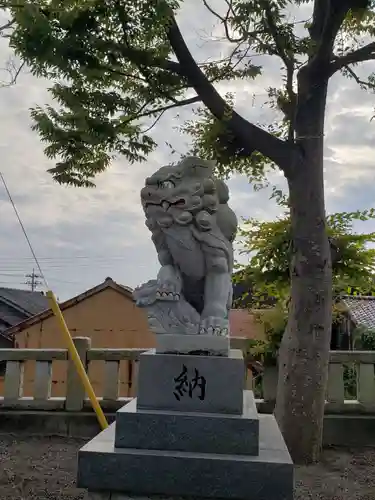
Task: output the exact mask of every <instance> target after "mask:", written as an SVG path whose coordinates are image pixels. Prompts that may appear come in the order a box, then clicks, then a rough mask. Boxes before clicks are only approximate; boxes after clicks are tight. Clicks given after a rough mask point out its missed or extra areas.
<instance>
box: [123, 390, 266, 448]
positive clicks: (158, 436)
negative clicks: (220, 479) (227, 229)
mask: <svg viewBox="0 0 375 500" xmlns="http://www.w3.org/2000/svg"><path fill="white" fill-rule="evenodd" d="M243 402H244V403H243V413H242V415H227V414H218V413H188V412H185V413H182V412H166V411H158V410H139V409H138V410H137V408H136V400H135V399H134V400H132V401H131V402H130V403H128V404H127V405H125V406H124V407H123V408H121V409H120V410H118V411H117V413H116V438H115V445H116V447H118V448H138V449H149V450H170V451H173V450H174V451H189V452H196V453H219V454H228V455H231V454H238V455H257V454H258V451H259V418H258V412H257V409H256V404H255V399H254V395H253V392H252V391H245V392H244V398H243Z"/></svg>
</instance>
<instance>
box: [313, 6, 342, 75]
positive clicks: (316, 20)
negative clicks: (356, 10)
mask: <svg viewBox="0 0 375 500" xmlns="http://www.w3.org/2000/svg"><path fill="white" fill-rule="evenodd" d="M349 10H350V5H349V3H348V2H347V1H346V0H330V1H329V2H327V1H326V0H315V4H314V13H313V22H312V25H311V29H310V34H311V36H312V37H313V38H314V40H315V43H316V45H317V50H316V52H315V54H314V55H313V56H312V58H311V63H312V64H314V66H315V68H316V67H317V65H319V66H320V67H321V66H322V65H323V66H325V65H326V64H327V63H328V62H329V61H330V60H331V58H332V52H333V46H334V43H335V40H336V36H337V33H338V32H339V29H340V27H341V25H342V23H343V22H344V19H345V16H346V14H347V13H348V11H349Z"/></svg>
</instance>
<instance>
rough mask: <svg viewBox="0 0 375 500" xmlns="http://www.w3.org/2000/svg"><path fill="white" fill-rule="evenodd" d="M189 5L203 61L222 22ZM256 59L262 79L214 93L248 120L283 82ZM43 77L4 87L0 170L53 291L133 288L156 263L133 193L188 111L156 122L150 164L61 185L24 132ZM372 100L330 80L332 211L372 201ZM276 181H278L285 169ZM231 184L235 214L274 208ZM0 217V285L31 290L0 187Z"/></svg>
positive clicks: (265, 213)
mask: <svg viewBox="0 0 375 500" xmlns="http://www.w3.org/2000/svg"><path fill="white" fill-rule="evenodd" d="M187 3H189V6H188V7H186V6H185V7H184V9H183V10H182V11H181V13H180V16H179V24H180V27H181V29H182V31H183V34H184V35H185V38H186V40H187V42H188V45H189V47H190V49H191V50H192V51H193V53H194V54H195V55H196V56H199V60H200V61H205V60H207V59H208V58H209V57H214V56H215V55H216V56H220V54H223V53H225V51H226V50H227V46H226V45H225V44H223V43H220V42H218V41H217V40H216V39H215V37H216V35H217V34H218V33H219V29H218V27H215V26H214V19H213V18H212V16H211V15H210V14H209V13H208V12H207V11H206V10H205V9H204V7H201V4H200V0H189V2H186V4H187ZM215 3H216V0H215ZM217 3H218V4H219V1H218V2H217ZM210 34H213V35H214V39H212V38H211V39H210ZM9 54H10V51H9V48H8V47H7V45H6V42H5V41H4V40H2V41H1V43H0V62H1V61H4V62H5V61H6V59H7V58H8V56H9ZM256 62H257V64H260V63H262V64H263V63H264V75H263V76H262V77H260V78H259V79H257V80H255V81H250V82H243V81H241V82H236V83H230V84H227V85H223V84H222V85H220V87H219V90H220V92H221V93H225V92H227V91H231V92H234V93H235V99H236V109H237V110H239V111H240V112H241V113H242V114H243V115H244V116H245V117H246V118H248V119H251V120H253V121H255V122H259V123H264V124H266V123H267V121H268V122H269V120H272V119H273V118H274V115H273V114H272V112H270V111H269V110H268V108H267V106H266V105H265V104H264V102H265V101H266V93H265V89H266V88H267V87H268V86H269V85H271V84H272V85H275V84H276V82H278V81H280V68H279V62H278V61H277V60H270V59H266V60H263V59H261V60H260V59H259V57H258V58H257V61H256ZM371 65H372V66H373V67H374V66H375V64H374V63H373V62H372V63H368V65H367V68H363V71H365V69H366V72H368V70H369V69H371ZM373 70H375V67H374V69H373ZM4 78H5V75H4ZM49 84H50V82H46V81H45V80H40V79H36V78H34V77H33V76H32V75H30V74H28V73H27V71H24V72H23V73H22V74H21V76H20V77H19V80H18V82H17V85H15V86H14V87H10V88H3V89H0V129H1V130H0V132H1V134H0V157H1V161H0V171H2V173H3V174H4V177H5V179H6V182H7V184H8V187H9V189H10V192H11V194H12V196H13V198H14V201H15V203H16V206H17V208H18V210H19V213H20V215H21V218H22V220H23V222H24V225H25V227H26V229H27V232H28V234H29V237H30V239H31V241H32V244H33V246H34V248H35V251H36V254H37V256H38V258H39V260H40V263H41V266H42V270H43V272H44V274H45V276H46V278H47V280H48V284H49V286H50V288H52V289H53V290H54V292H55V293H56V295H57V296H58V297H59V298H60V300H65V299H67V298H70V297H72V296H74V295H77V294H78V293H81V292H83V291H85V290H86V289H87V288H90V287H92V286H95V285H97V284H98V283H100V282H101V281H103V280H104V279H105V278H106V277H107V276H111V277H112V278H113V279H114V280H115V281H117V282H119V283H122V284H124V285H128V286H131V287H134V286H136V285H137V284H140V283H141V282H143V281H146V280H148V279H151V278H153V277H154V276H155V274H156V272H157V268H158V264H157V259H156V252H155V250H154V248H153V246H152V243H151V241H150V234H149V232H148V230H147V229H146V227H145V225H144V217H143V213H142V210H141V207H140V202H139V191H140V189H141V188H142V186H143V182H144V178H145V177H146V176H147V175H150V174H151V173H152V172H153V171H154V170H156V169H157V168H158V167H160V166H162V165H164V164H167V163H168V162H169V161H170V160H171V154H170V151H169V150H168V148H167V147H166V146H165V145H164V143H165V141H168V142H169V143H172V144H173V146H174V147H175V149H176V150H177V151H178V152H184V151H185V150H186V148H187V147H188V138H187V137H186V136H181V135H180V134H179V132H178V131H177V130H175V127H176V125H178V124H179V123H180V121H181V120H183V119H186V118H189V117H191V111H192V110H191V108H190V109H184V110H183V111H180V112H179V114H180V118H179V119H178V118H177V117H176V114H169V115H165V117H164V118H163V119H162V120H161V121H160V122H159V123H158V125H157V127H156V128H155V130H154V135H155V137H156V139H157V140H158V142H159V144H160V147H159V148H158V149H157V151H156V152H155V153H153V154H152V155H150V157H149V159H148V161H147V162H146V163H143V164H141V165H133V166H130V165H128V164H127V162H126V161H125V160H124V159H122V158H118V159H117V160H116V161H115V162H113V164H112V166H111V168H110V169H109V170H108V172H106V173H105V174H102V175H101V176H99V177H98V178H97V179H96V182H97V188H96V189H95V190H88V189H84V188H80V189H78V188H71V187H62V186H58V185H56V184H54V182H53V181H52V178H51V176H50V175H49V174H48V173H47V172H46V171H47V169H48V168H49V167H51V166H52V163H51V162H50V161H49V160H48V159H47V158H46V157H45V156H44V154H43V145H42V144H41V143H40V141H39V138H38V135H37V134H36V133H34V132H33V131H31V129H30V123H31V120H30V114H29V108H30V107H32V106H35V105H37V104H39V105H43V104H44V103H46V102H49V97H48V94H47V88H48V86H49ZM374 107H375V96H374V95H371V94H367V93H366V92H364V91H362V90H360V89H359V88H358V87H357V86H356V85H355V84H354V83H352V82H350V81H348V80H346V79H343V78H341V77H335V78H333V80H332V81H331V84H330V92H329V102H328V110H327V121H326V150H325V171H326V174H325V178H326V199H327V210H328V212H336V211H353V210H356V209H365V208H370V207H375V187H374V185H375V183H374V179H375V176H374V174H375V169H374V162H375V122H370V118H371V116H372V114H373V108H374ZM174 159H175V158H174ZM274 180H275V181H276V182H277V183H279V184H280V185H282V186H283V185H284V183H283V178H282V176H280V175H279V176H276V178H275V179H274ZM229 185H230V188H231V206H232V208H233V209H234V210H235V212H236V214H237V216H238V217H239V218H241V217H246V216H253V217H259V218H267V219H271V218H274V217H275V216H276V215H278V213H279V212H280V210H279V209H278V207H277V206H276V205H275V203H274V202H273V201H270V200H269V199H268V194H267V192H264V191H262V192H259V193H254V191H253V190H252V188H251V186H250V185H249V184H248V182H247V180H246V179H244V178H241V177H240V176H236V177H234V178H233V179H231V181H230V182H229ZM0 215H1V218H0V235H1V237H0V286H7V287H17V288H27V285H25V284H24V281H25V279H26V278H25V275H26V274H29V273H31V272H32V271H33V267H35V264H34V263H33V259H32V256H31V254H30V251H29V248H28V246H27V243H26V241H25V238H24V236H23V234H22V232H21V228H20V226H19V224H18V221H17V219H16V216H15V214H14V212H13V211H12V207H11V205H10V203H9V201H8V200H7V197H6V193H5V190H4V187H3V186H1V185H0ZM363 228H366V230H369V231H371V230H372V231H375V223H372V222H368V223H366V226H364V225H362V226H357V229H359V230H360V229H363ZM39 289H40V290H43V287H42V286H40V287H39Z"/></svg>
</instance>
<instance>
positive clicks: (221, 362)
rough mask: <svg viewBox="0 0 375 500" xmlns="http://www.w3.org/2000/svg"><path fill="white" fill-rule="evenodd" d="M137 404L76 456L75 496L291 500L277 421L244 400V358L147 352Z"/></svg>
mask: <svg viewBox="0 0 375 500" xmlns="http://www.w3.org/2000/svg"><path fill="white" fill-rule="evenodd" d="M138 394H139V396H138V399H137V400H133V401H132V402H130V403H129V404H127V405H125V406H124V407H123V408H121V409H120V410H119V411H118V412H117V415H116V422H115V423H114V424H112V425H111V426H110V427H109V428H108V429H106V430H105V431H103V432H101V433H100V434H99V435H98V436H96V437H95V438H94V439H93V440H92V441H90V442H89V443H88V444H86V445H85V446H84V447H83V448H82V449H81V450H80V451H79V457H78V486H79V487H82V488H86V489H87V490H88V491H89V493H88V495H89V496H88V498H89V499H90V500H94V499H95V500H96V499H97V500H108V499H113V500H114V499H118V500H125V499H128V498H132V499H134V498H136V497H143V498H144V497H145V496H147V497H153V496H155V497H159V498H160V497H162V498H168V497H199V498H207V499H208V498H210V499H212V498H220V499H238V500H241V499H244V500H245V499H246V500H292V498H293V464H292V462H291V459H290V456H289V453H288V450H287V449H286V446H285V443H284V440H283V438H282V436H281V433H280V431H279V428H278V426H277V424H276V421H275V419H274V417H273V416H272V415H258V413H257V410H256V406H255V401H254V396H253V393H252V392H251V391H244V364H243V359H242V354H241V352H240V351H230V353H229V356H228V357H227V358H224V357H220V356H187V355H171V354H157V353H155V352H154V351H149V352H147V353H145V354H144V355H142V357H141V360H140V366H139V383H138ZM158 401H159V403H158Z"/></svg>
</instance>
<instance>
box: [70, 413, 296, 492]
mask: <svg viewBox="0 0 375 500" xmlns="http://www.w3.org/2000/svg"><path fill="white" fill-rule="evenodd" d="M259 423H260V429H259V430H260V447H259V448H260V449H259V455H258V456H248V455H247V456H245V455H212V454H203V453H188V452H177V451H160V450H135V449H129V448H115V446H114V443H115V425H116V424H112V425H111V426H110V427H109V428H108V429H106V430H104V431H103V432H101V433H100V434H99V435H98V436H96V437H95V438H94V439H93V440H92V441H90V442H89V443H88V444H86V445H85V446H84V447H83V448H82V449H81V450H80V451H79V454H78V487H80V488H86V489H88V490H90V491H103V492H111V493H115V492H118V493H120V492H121V493H122V494H123V495H126V494H129V496H131V497H134V495H138V496H150V495H152V496H153V495H162V496H164V497H170V496H184V497H201V498H221V499H237V500H245V499H246V500H292V499H293V464H292V461H291V459H290V456H289V453H288V450H287V448H286V446H285V443H284V440H283V438H282V436H281V433H280V431H279V428H278V426H277V424H276V421H275V419H274V417H273V416H272V415H260V416H259ZM192 431H193V429H192ZM223 439H225V437H224V436H223Z"/></svg>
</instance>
